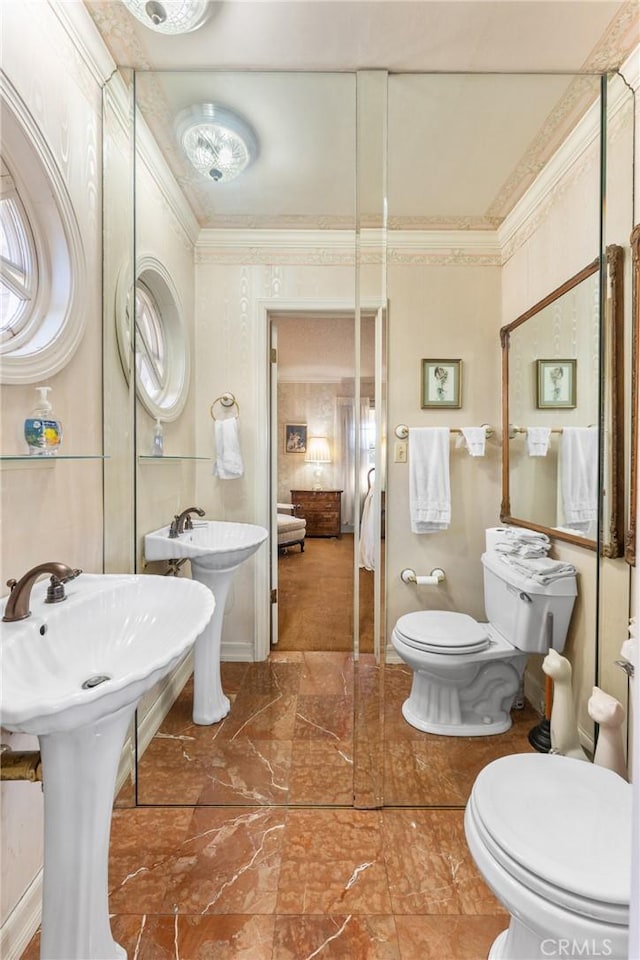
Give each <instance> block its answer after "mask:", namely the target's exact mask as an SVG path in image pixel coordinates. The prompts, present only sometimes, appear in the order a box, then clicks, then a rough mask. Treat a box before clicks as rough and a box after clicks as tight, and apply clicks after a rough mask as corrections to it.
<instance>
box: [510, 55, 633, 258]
mask: <svg viewBox="0 0 640 960" xmlns="http://www.w3.org/2000/svg"><path fill="white" fill-rule="evenodd" d="M618 73H621V74H622V76H623V77H624V79H625V80H626V81H627V83H628V84H629V85H630V86H631V87H632V88H633V90H636V89H637V88H638V83H639V81H640V46H639V47H636V49H635V50H634V51H633V52H632V54H631V55H630V56H629V57H628V58H627V60H626V61H625V63H624V64H623V66H622V67H621V68H620V70H619V71H618ZM613 76H615V74H613ZM628 96H629V89H628V87H627V86H626V85H625V84H624V83H622V82H620V83H618V84H617V85H616V88H615V91H614V96H613V97H610V98H609V99H608V102H607V125H608V127H609V129H611V127H613V125H614V123H615V120H616V117H617V116H618V114H619V112H620V110H621V109H622V108H623V107H624V106H625V104H626V103H627V102H628ZM599 136H600V98H598V99H597V100H596V102H595V103H593V104H592V105H591V106H590V107H589V109H588V110H587V112H586V113H585V115H584V116H583V117H582V119H581V120H580V121H579V123H578V124H577V125H576V127H574V129H573V130H572V131H571V133H570V134H569V136H568V137H567V138H566V140H564V141H563V143H562V144H561V145H560V147H559V148H558V149H557V150H556V152H555V153H554V154H553V156H552V157H551V159H550V160H549V162H548V163H547V164H546V165H545V166H544V168H543V169H542V170H541V172H540V173H539V175H538V176H537V177H536V179H535V180H534V182H533V183H532V185H531V186H530V187H529V189H528V190H527V192H526V193H525V194H524V195H523V196H522V197H521V199H520V200H519V201H518V203H517V204H516V205H515V207H514V208H513V210H511V212H510V213H509V214H507V216H506V217H505V219H504V220H503V222H502V223H501V224H500V226H499V227H498V230H497V234H498V241H499V244H500V249H501V250H502V251H503V254H504V257H505V260H506V259H508V257H509V256H510V252H513V250H514V249H516V248H517V247H518V245H519V244H518V234H519V233H520V232H521V231H526V229H527V227H528V225H529V224H531V223H532V222H533V221H534V219H535V217H536V214H537V213H538V211H540V210H541V209H543V208H544V205H545V203H546V202H547V201H548V200H549V198H550V197H551V195H552V194H553V192H554V191H555V190H556V189H557V188H558V186H559V185H560V184H561V183H562V181H563V180H564V178H565V177H566V176H567V175H568V174H569V171H570V170H571V169H572V168H574V167H575V166H576V165H577V164H578V163H579V161H580V160H581V159H582V158H583V157H584V156H585V154H586V153H587V151H588V150H589V149H590V148H592V147H593V146H594V145H595V144H597V142H598V139H599Z"/></svg>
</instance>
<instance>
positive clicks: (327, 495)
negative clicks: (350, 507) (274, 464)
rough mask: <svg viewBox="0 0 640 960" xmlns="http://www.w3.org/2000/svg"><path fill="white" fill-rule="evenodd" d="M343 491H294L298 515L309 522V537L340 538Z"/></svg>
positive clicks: (293, 499) (293, 496)
mask: <svg viewBox="0 0 640 960" xmlns="http://www.w3.org/2000/svg"><path fill="white" fill-rule="evenodd" d="M341 500H342V490H292V491H291V502H292V503H294V504H295V505H296V508H297V509H296V515H297V516H299V517H304V519H305V520H306V521H307V536H308V537H339V536H340V526H341Z"/></svg>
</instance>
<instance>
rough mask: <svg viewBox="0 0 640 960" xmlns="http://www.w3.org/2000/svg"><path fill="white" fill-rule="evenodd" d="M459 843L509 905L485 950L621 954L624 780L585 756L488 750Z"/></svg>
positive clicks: (625, 878)
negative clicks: (498, 754) (493, 756)
mask: <svg viewBox="0 0 640 960" xmlns="http://www.w3.org/2000/svg"><path fill="white" fill-rule="evenodd" d="M465 833H466V837H467V843H468V846H469V849H470V851H471V854H472V856H473V858H474V860H475V862H476V865H477V867H478V869H479V871H480V873H481V874H482V875H483V877H484V879H485V881H486V883H487V884H488V886H489V887H490V888H491V889H492V890H493V892H494V893H495V895H496V897H497V898H498V899H499V900H500V902H501V903H502V904H503V905H504V906H505V907H506V909H507V910H508V911H509V913H510V914H511V921H510V924H509V927H508V929H507V930H505V931H503V933H501V934H500V936H499V937H498V938H497V940H496V941H495V942H494V944H493V946H492V948H491V951H490V952H489V958H492V960H544V958H549V957H588V958H592V957H593V958H595V957H600V958H602V957H609V958H611V960H626V957H627V942H628V923H629V898H630V885H631V854H630V848H631V843H630V839H631V787H630V785H629V784H628V783H627V782H626V781H625V780H623V779H622V778H621V777H619V776H618V775H617V774H615V773H613V772H612V771H610V770H606V769H604V768H603V767H597V766H594V765H593V764H590V763H581V762H580V761H578V760H573V759H570V758H568V757H561V756H554V755H546V754H528V753H527V754H515V755H513V756H509V757H502V758H500V759H499V760H494V761H493V763H490V764H489V765H488V766H487V767H485V768H484V770H482V771H481V773H480V774H479V775H478V777H477V779H476V781H475V784H474V786H473V790H472V792H471V796H470V798H469V802H468V804H467V808H466V811H465Z"/></svg>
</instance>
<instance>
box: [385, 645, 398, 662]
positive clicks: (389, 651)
mask: <svg viewBox="0 0 640 960" xmlns="http://www.w3.org/2000/svg"><path fill="white" fill-rule="evenodd" d="M384 662H385V663H402V657H399V656H398V654H397V653H396V648H395V647H394V646H392V645H391V644H390V643H388V644H387V647H386V649H385V652H384Z"/></svg>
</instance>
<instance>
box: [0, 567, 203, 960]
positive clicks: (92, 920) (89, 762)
mask: <svg viewBox="0 0 640 960" xmlns="http://www.w3.org/2000/svg"><path fill="white" fill-rule="evenodd" d="M45 588H46V584H44V583H38V584H36V586H35V587H34V588H33V591H32V594H31V598H30V604H29V606H30V608H31V612H30V614H28V615H27V616H26V619H21V620H16V621H13V622H8V623H2V624H1V625H0V649H1V652H2V668H3V682H2V694H1V698H0V720H1V722H2V726H3V727H4V728H5V729H7V730H10V731H14V732H19V733H30V734H36V735H37V736H38V739H39V742H40V753H41V757H42V769H43V789H44V820H45V825H44V889H43V910H42V935H41V953H40V956H41V957H42V958H43V960H119V958H126V953H125V951H124V950H123V949H122V947H120V946H119V945H118V944H117V943H115V941H114V940H113V937H112V936H111V928H110V925H109V911H108V885H107V863H108V850H109V832H110V824H111V807H112V804H113V795H114V789H115V783H116V776H117V771H118V763H119V760H120V754H121V752H122V747H123V744H124V740H125V737H126V733H127V730H128V727H129V724H130V722H131V719H132V717H133V714H134V712H135V709H136V706H137V704H138V702H139V700H140V698H141V697H142V696H143V694H144V693H146V692H147V691H148V690H150V689H151V687H152V686H153V685H154V684H155V683H156V682H157V681H158V680H160V679H162V677H164V676H166V675H167V674H168V673H169V672H170V671H171V670H172V669H173V668H174V667H175V666H176V665H177V664H178V662H179V660H180V658H181V657H182V656H184V654H185V653H186V652H187V650H188V649H189V647H190V646H191V645H192V644H193V643H194V641H195V639H196V637H197V635H198V634H199V633H200V632H201V631H202V630H203V629H204V628H205V626H206V624H207V623H208V621H209V620H210V618H211V615H212V613H213V610H214V606H215V603H214V599H213V597H212V595H211V593H210V591H208V590H207V589H205V588H204V587H203V586H202V584H199V583H194V581H193V580H186V579H179V578H173V577H155V576H129V575H123V576H118V575H88V574H83V575H82V576H80V577H79V578H78V579H77V580H74V581H73V583H72V584H69V585H68V586H67V588H66V590H67V596H66V599H65V600H64V602H58V603H53V604H48V603H46V602H45ZM3 606H5V605H3Z"/></svg>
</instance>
